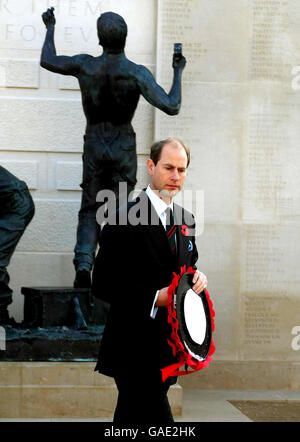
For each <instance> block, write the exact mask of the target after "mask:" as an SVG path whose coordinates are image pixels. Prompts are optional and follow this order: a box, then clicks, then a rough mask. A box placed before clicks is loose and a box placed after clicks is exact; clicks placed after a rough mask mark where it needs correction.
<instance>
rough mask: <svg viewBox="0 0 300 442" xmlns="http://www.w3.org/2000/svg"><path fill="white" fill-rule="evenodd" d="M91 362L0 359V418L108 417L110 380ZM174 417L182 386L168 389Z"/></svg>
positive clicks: (179, 406)
mask: <svg viewBox="0 0 300 442" xmlns="http://www.w3.org/2000/svg"><path fill="white" fill-rule="evenodd" d="M94 367H95V363H90V362H82V363H74V362H69V363H66V362H52V363H49V362H40V363H37V362H32V363H30V362H0V418H62V417H66V418H67V417H68V418H76V417H78V418H110V417H111V418H112V416H113V412H114V409H115V404H116V400H117V388H116V386H115V383H114V380H113V379H112V378H110V377H107V376H103V375H101V374H99V373H96V372H94V371H93V370H94ZM169 400H170V404H171V408H172V411H173V414H174V416H180V415H181V412H182V388H181V387H180V386H179V385H174V386H172V387H171V389H170V391H169Z"/></svg>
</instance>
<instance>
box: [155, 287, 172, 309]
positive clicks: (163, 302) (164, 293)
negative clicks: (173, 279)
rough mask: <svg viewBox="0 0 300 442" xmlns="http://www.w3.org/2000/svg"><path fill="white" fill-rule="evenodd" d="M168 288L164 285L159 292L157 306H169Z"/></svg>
mask: <svg viewBox="0 0 300 442" xmlns="http://www.w3.org/2000/svg"><path fill="white" fill-rule="evenodd" d="M168 288H169V287H164V288H163V289H161V290H160V291H159V293H158V297H157V300H156V303H155V305H156V307H168Z"/></svg>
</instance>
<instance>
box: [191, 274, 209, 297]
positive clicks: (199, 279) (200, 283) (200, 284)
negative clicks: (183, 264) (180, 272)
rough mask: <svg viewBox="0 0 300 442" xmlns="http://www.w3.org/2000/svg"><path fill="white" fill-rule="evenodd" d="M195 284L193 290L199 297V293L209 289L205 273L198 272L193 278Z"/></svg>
mask: <svg viewBox="0 0 300 442" xmlns="http://www.w3.org/2000/svg"><path fill="white" fill-rule="evenodd" d="M193 283H194V285H193V287H192V289H193V290H194V292H195V293H197V295H199V293H201V292H202V291H203V290H204V289H205V288H206V287H207V278H206V276H205V275H204V273H202V272H199V270H196V272H195V273H194V277H193Z"/></svg>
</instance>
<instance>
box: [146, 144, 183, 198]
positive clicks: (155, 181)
mask: <svg viewBox="0 0 300 442" xmlns="http://www.w3.org/2000/svg"><path fill="white" fill-rule="evenodd" d="M147 167H148V171H149V174H150V176H151V188H152V189H153V190H156V191H158V192H159V194H160V196H162V197H166V198H173V197H174V196H175V195H176V194H177V193H178V192H179V191H180V190H181V189H182V186H183V184H184V181H185V177H186V169H187V155H186V152H185V150H184V148H183V147H182V146H180V145H178V144H174V143H168V144H165V145H164V147H163V148H162V151H161V157H160V160H159V161H158V162H157V164H156V165H155V164H154V162H153V161H152V160H151V159H149V160H148V161H147Z"/></svg>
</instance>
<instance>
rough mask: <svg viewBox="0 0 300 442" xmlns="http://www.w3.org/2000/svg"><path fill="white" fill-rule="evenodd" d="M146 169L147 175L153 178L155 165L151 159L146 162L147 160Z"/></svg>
mask: <svg viewBox="0 0 300 442" xmlns="http://www.w3.org/2000/svg"><path fill="white" fill-rule="evenodd" d="M147 168H148V172H149V175H150V176H153V174H154V168H155V164H154V163H153V160H151V158H148V160H147Z"/></svg>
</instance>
